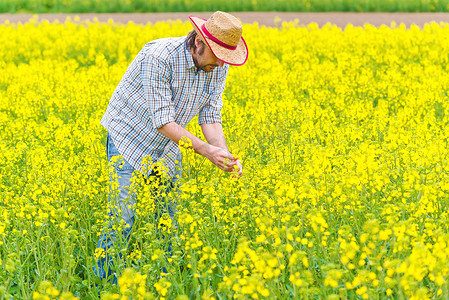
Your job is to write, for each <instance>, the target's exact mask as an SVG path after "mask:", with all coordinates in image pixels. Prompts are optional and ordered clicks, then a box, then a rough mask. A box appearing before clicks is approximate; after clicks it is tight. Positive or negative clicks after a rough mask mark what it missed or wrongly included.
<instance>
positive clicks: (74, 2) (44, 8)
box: [0, 0, 449, 13]
mask: <svg viewBox="0 0 449 300" xmlns="http://www.w3.org/2000/svg"><path fill="white" fill-rule="evenodd" d="M215 10H224V11H230V12H233V11H234V12H235V11H285V12H290V11H291V12H293V11H295V12H327V11H345V12H447V11H448V10H449V0H240V1H229V0H213V1H212V0H0V13H6V12H9V13H20V12H33V13H56V12H66V13H83V12H99V13H100V12H199V11H215Z"/></svg>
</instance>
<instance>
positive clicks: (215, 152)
mask: <svg viewBox="0 0 449 300" xmlns="http://www.w3.org/2000/svg"><path fill="white" fill-rule="evenodd" d="M201 128H202V126H201ZM220 128H221V124H220ZM206 130H207V129H206ZM157 131H159V132H160V133H161V134H163V135H165V136H166V137H168V138H169V139H170V140H172V141H173V142H175V143H177V144H179V141H180V140H181V138H182V137H184V136H185V137H187V138H189V139H190V141H191V142H192V148H193V149H194V150H195V152H196V153H198V154H200V155H202V156H204V157H206V158H207V159H209V160H210V161H211V162H212V163H213V164H214V165H216V166H217V167H218V168H220V169H221V170H223V171H226V172H232V171H233V167H234V165H238V164H239V162H237V160H238V158H236V157H234V156H233V155H232V154H231V153H229V151H228V150H227V147H226V148H221V147H219V146H216V145H213V144H208V143H206V142H204V141H202V140H201V139H199V138H197V137H196V136H194V135H193V134H191V133H190V132H189V131H187V130H186V129H184V128H183V127H182V126H180V125H179V124H177V123H175V122H169V123H167V124H165V125H163V126H161V127H160V128H158V129H157ZM221 132H222V133H223V129H222V130H221ZM210 134H211V131H209V133H208V136H209V138H211V135H210ZM205 137H206V134H205ZM209 138H208V137H206V140H208V141H209ZM223 140H224V136H223ZM224 143H225V145H226V142H224ZM218 145H221V144H220V143H219V144H218ZM226 160H227V162H226ZM240 169H241V168H240Z"/></svg>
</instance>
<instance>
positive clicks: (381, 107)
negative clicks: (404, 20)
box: [0, 19, 449, 299]
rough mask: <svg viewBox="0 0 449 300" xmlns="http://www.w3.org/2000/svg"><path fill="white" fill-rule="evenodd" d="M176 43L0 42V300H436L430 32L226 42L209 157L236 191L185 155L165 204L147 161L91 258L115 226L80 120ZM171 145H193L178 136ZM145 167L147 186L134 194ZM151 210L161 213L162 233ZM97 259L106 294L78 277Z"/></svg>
mask: <svg viewBox="0 0 449 300" xmlns="http://www.w3.org/2000/svg"><path fill="white" fill-rule="evenodd" d="M191 29H192V27H191V25H190V24H189V23H188V22H181V21H170V22H160V23H156V24H146V25H137V24H134V23H132V22H129V23H128V24H116V23H114V22H112V21H110V22H107V23H99V22H97V21H95V20H94V21H93V22H90V21H89V22H87V21H86V22H80V21H79V19H77V20H74V21H73V22H72V21H71V20H65V21H64V20H62V21H58V22H54V23H49V22H47V21H43V22H37V20H36V19H33V20H31V21H30V22H26V23H23V24H11V23H5V24H0V42H1V44H2V45H3V47H2V48H1V49H0V69H1V72H0V129H1V130H0V139H1V141H2V142H1V143H0V194H1V197H2V205H1V206H0V257H1V260H0V265H1V267H2V268H0V269H1V270H0V292H1V294H2V295H5V297H6V298H18V299H27V298H35V299H73V298H74V297H77V298H89V297H92V295H97V293H100V295H101V297H102V298H104V299H151V298H157V297H159V298H161V299H162V298H166V299H176V298H177V297H178V298H179V299H183V298H186V297H189V298H195V299H201V298H203V299H221V298H229V299H231V298H232V299H263V298H270V299H271V298H272V299H277V298H286V297H287V298H292V299H303V298H316V297H318V298H327V297H329V298H332V299H334V298H345V299H346V298H351V299H352V298H362V299H370V298H387V297H390V298H407V299H429V298H432V299H438V298H444V297H445V296H446V294H447V291H448V282H449V267H448V265H449V250H448V249H449V229H448V226H447V224H448V223H449V213H448V212H447V208H448V207H449V202H448V201H449V200H448V199H449V198H448V197H447V195H448V193H449V160H448V159H447V158H448V154H449V152H448V151H449V150H448V149H449V147H448V140H449V134H448V133H449V128H448V126H449V104H448V101H447V97H448V94H449V76H448V72H449V69H448V67H447V66H448V65H449V64H448V63H449V57H448V55H446V53H449V25H448V24H446V23H441V24H436V23H429V24H426V25H425V26H423V27H418V26H415V25H412V26H410V27H406V26H404V25H402V24H391V25H390V26H380V27H374V26H372V25H365V26H363V27H354V26H352V25H348V26H346V28H344V30H343V29H341V28H338V27H336V26H333V25H330V24H327V25H325V26H322V27H319V26H318V25H317V24H310V25H308V26H298V25H297V24H295V23H285V22H284V23H279V24H278V26H277V27H276V28H267V27H262V26H259V25H258V24H257V23H254V24H245V25H244V26H243V32H244V34H243V35H244V37H245V40H246V42H247V44H248V47H249V51H250V52H249V59H248V62H247V63H246V64H245V65H244V66H241V67H231V68H230V71H229V75H228V79H227V81H226V89H225V92H224V93H223V96H222V98H223V103H224V105H223V110H222V119H223V129H224V133H225V135H226V138H227V144H228V147H229V150H230V152H231V153H233V154H235V155H236V154H237V153H238V155H237V156H238V157H239V158H240V159H241V160H242V161H244V173H243V174H244V175H243V176H242V178H240V179H239V180H236V179H235V178H233V177H232V176H230V174H228V173H224V172H222V171H221V170H219V169H218V168H216V167H215V166H214V165H213V164H211V163H210V162H209V161H208V160H207V159H205V158H204V157H201V156H199V155H196V154H195V153H194V151H193V149H191V147H190V146H191V142H190V141H189V140H187V139H185V140H182V141H181V142H180V145H181V152H182V154H183V161H182V163H183V164H182V179H181V180H180V189H179V190H176V191H171V192H167V190H166V188H165V187H166V186H165V185H164V184H165V183H166V182H165V180H166V179H167V175H166V174H165V171H164V170H165V168H164V165H163V162H156V161H152V160H151V158H149V157H147V158H146V159H145V161H144V168H143V170H141V171H140V172H135V174H134V177H133V180H132V181H133V184H132V186H131V194H132V195H133V197H135V200H136V201H135V204H134V207H133V209H134V210H135V212H136V213H135V215H134V218H135V224H134V226H133V228H132V231H131V233H130V236H129V239H125V238H123V237H121V236H120V234H117V242H116V245H115V247H112V248H111V249H109V250H108V251H107V253H106V251H104V250H103V249H101V248H97V245H96V241H97V240H98V237H99V236H100V234H101V232H102V231H103V229H104V228H106V227H107V226H111V228H112V229H113V230H114V231H115V232H116V233H119V232H122V231H123V230H125V229H126V228H128V225H127V224H125V223H124V222H119V221H116V220H115V219H114V218H113V217H112V218H111V216H110V215H109V214H108V212H109V209H110V208H111V209H112V210H115V211H117V212H120V211H121V210H122V209H128V208H129V203H128V204H127V205H125V206H124V207H121V206H120V205H118V204H117V203H115V202H114V199H115V198H116V197H115V196H116V195H117V193H118V187H119V185H118V181H117V179H118V178H117V175H116V173H115V172H114V170H116V169H117V168H121V167H123V158H122V157H120V156H117V157H115V158H114V160H113V161H112V162H111V163H107V161H106V153H105V140H106V132H105V130H104V129H103V128H102V127H101V126H100V124H99V121H100V119H101V117H102V115H103V113H104V110H105V108H106V106H107V103H108V101H109V98H110V97H111V94H112V92H113V91H114V89H115V87H116V85H117V83H118V82H119V81H120V79H121V77H122V76H123V74H124V72H125V71H126V68H127V66H128V65H129V63H130V62H131V61H132V60H133V59H134V57H135V56H136V54H137V53H138V51H139V50H140V49H141V48H142V47H143V45H145V43H147V42H148V41H151V40H153V39H157V38H162V37H167V36H181V35H185V34H187V32H188V31H190V30H191ZM187 129H188V130H189V131H191V132H192V133H193V134H195V135H197V136H198V137H202V134H201V129H200V127H199V126H198V125H197V120H196V119H195V120H193V121H192V122H191V123H190V124H189V125H188V126H187ZM153 168H154V169H155V170H156V172H157V173H158V174H159V175H160V179H159V178H157V179H156V178H151V179H146V178H145V176H142V175H144V174H145V172H148V171H150V169H151V170H152V169H153ZM110 192H111V194H112V197H111V198H112V199H111V200H112V201H111V202H109V201H108V194H109V193H110ZM161 195H163V196H166V197H168V198H170V199H175V200H176V202H177V208H176V211H177V212H176V214H175V216H174V218H173V219H171V218H170V216H169V214H168V211H164V210H163V208H164V203H159V202H158V201H159V199H161ZM161 208H162V209H161ZM156 214H157V215H158V216H161V217H160V218H159V219H158V220H157V222H156V221H155V215H156ZM107 254H108V257H110V258H111V260H112V264H113V265H114V267H115V268H116V270H115V271H114V272H115V275H116V276H117V277H118V286H117V287H115V286H114V285H111V284H110V283H107V282H99V281H96V280H95V277H94V276H93V274H91V275H92V276H91V275H88V274H87V272H91V270H92V267H93V266H94V265H95V261H96V260H98V259H100V258H106V255H107ZM23 274H27V277H23ZM17 286H20V289H18V288H17ZM100 286H101V287H102V288H101V291H100ZM92 293H93V294H92Z"/></svg>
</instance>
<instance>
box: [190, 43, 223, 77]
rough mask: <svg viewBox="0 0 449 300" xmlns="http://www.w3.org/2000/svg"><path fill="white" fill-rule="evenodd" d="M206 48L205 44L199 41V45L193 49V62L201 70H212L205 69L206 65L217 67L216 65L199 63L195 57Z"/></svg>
mask: <svg viewBox="0 0 449 300" xmlns="http://www.w3.org/2000/svg"><path fill="white" fill-rule="evenodd" d="M205 49H206V45H205V44H204V43H201V44H200V46H198V47H196V49H195V50H194V51H195V56H194V57H193V62H194V63H195V66H196V68H197V69H198V70H203V71H204V72H207V73H208V72H212V71H213V69H214V68H212V69H211V70H206V67H208V66H215V67H218V66H217V65H211V64H208V65H199V63H198V60H197V57H198V56H200V55H202V54H203V53H204V50H205Z"/></svg>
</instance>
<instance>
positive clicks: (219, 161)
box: [205, 145, 241, 172]
mask: <svg viewBox="0 0 449 300" xmlns="http://www.w3.org/2000/svg"><path fill="white" fill-rule="evenodd" d="M205 156H206V158H207V159H209V160H210V161H211V162H212V163H213V164H214V165H216V166H217V167H218V168H220V169H221V170H223V171H225V172H232V171H234V166H237V164H238V162H237V161H238V157H234V155H232V154H231V153H229V152H228V151H226V150H225V149H223V148H220V147H216V146H212V145H210V148H209V151H208V153H207V154H206V155H205ZM239 168H240V169H241V165H240V167H239ZM240 169H239V170H240Z"/></svg>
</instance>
